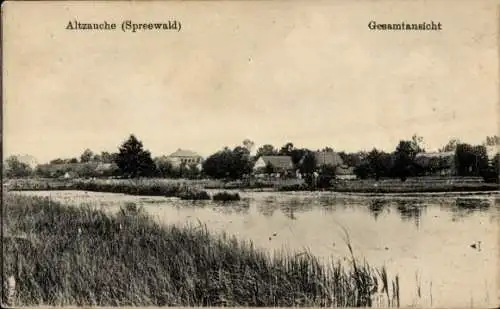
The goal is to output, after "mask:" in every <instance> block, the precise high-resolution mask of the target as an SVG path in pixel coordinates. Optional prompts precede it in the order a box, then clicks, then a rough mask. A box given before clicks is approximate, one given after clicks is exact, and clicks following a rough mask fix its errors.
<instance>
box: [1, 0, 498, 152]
mask: <svg viewBox="0 0 500 309" xmlns="http://www.w3.org/2000/svg"><path fill="white" fill-rule="evenodd" d="M347 3H348V2H343V1H337V2H335V3H333V2H331V1H329V2H326V1H325V2H322V1H315V2H300V1H291V2H285V1H257V2H240V1H238V2H218V3H217V2H210V3H208V2H189V3H185V2H183V3H180V2H179V3H147V4H146V3H137V2H135V3H119V4H111V3H99V4H95V3H84V4H75V3H73V4H72V3H69V2H64V3H57V4H53V5H47V4H46V3H44V4H38V3H8V4H7V5H6V6H4V10H5V11H4V12H3V13H4V14H5V15H4V25H3V32H4V33H3V35H4V54H3V56H4V78H3V86H4V105H3V108H4V111H3V112H4V123H3V125H4V127H3V130H4V155H9V154H30V155H33V156H35V157H36V158H37V159H38V160H39V161H47V160H50V159H53V158H56V157H75V156H79V155H80V154H81V153H82V151H83V150H84V149H85V148H90V149H92V150H94V151H103V150H105V151H115V150H116V149H117V147H118V145H119V144H120V143H121V142H122V141H123V140H124V139H125V138H126V137H127V136H128V135H129V134H131V133H134V134H135V135H137V136H138V138H139V139H140V140H142V141H143V143H144V145H145V147H146V148H147V149H149V150H150V151H151V152H152V153H153V155H155V156H156V155H162V154H169V153H170V152H173V151H175V150H176V149H177V148H186V149H191V150H194V151H197V152H199V153H201V154H203V155H208V154H210V153H212V152H215V151H217V150H219V149H220V148H222V147H223V146H230V147H233V146H235V145H237V144H240V143H241V141H243V139H245V138H250V139H252V140H253V141H255V143H256V145H257V146H259V145H262V144H265V143H271V144H274V145H275V146H281V145H283V144H285V143H286V142H287V141H292V142H293V143H294V144H295V145H296V146H299V147H310V148H322V147H324V146H331V147H333V148H334V149H337V150H347V151H355V150H361V149H371V148H372V147H378V148H381V149H385V150H393V149H394V147H395V145H396V144H397V142H398V141H399V140H400V139H402V138H409V137H411V135H412V134H414V133H417V134H419V135H421V136H423V137H424V139H425V143H426V145H427V147H428V149H436V148H438V147H440V146H442V145H443V144H445V143H446V141H448V140H449V139H450V138H452V137H458V138H460V139H461V140H463V141H466V142H471V143H480V142H481V141H482V140H483V139H484V138H485V136H486V135H492V134H495V133H497V132H498V124H497V119H498V115H499V108H498V89H499V87H498V72H499V70H498V67H499V65H498V53H497V32H498V28H499V27H498V25H497V23H496V20H497V14H498V12H497V10H496V9H497V8H496V7H495V6H493V5H492V2H491V1H488V2H483V1H476V2H472V1H469V2H465V1H454V2H453V3H454V5H453V6H450V5H449V2H442V3H441V2H436V1H433V2H432V4H431V2H430V1H429V2H420V3H418V4H416V3H413V4H409V3H408V2H405V5H404V7H403V6H402V5H399V4H396V3H385V2H382V1H370V2H364V1H356V2H350V3H349V4H347ZM447 3H448V4H447ZM171 18H175V19H177V20H179V21H181V23H182V30H181V31H180V32H147V33H124V32H122V31H120V30H118V31H108V32H104V31H101V32H97V31H94V32H91V31H69V30H65V27H66V25H67V23H68V21H70V20H74V19H77V20H79V21H80V22H102V21H103V20H107V21H108V22H115V23H117V24H118V27H119V26H120V23H121V22H122V21H123V20H125V19H131V20H133V21H136V22H143V21H148V22H149V21H153V22H161V21H164V20H168V19H171ZM371 20H375V21H377V22H379V23H394V22H401V21H407V22H423V21H426V22H430V21H431V20H434V21H435V22H441V23H442V25H443V30H442V31H441V32H419V33H417V32H373V31H370V30H369V29H368V27H367V24H368V22H369V21H371ZM27 21H29V22H27Z"/></svg>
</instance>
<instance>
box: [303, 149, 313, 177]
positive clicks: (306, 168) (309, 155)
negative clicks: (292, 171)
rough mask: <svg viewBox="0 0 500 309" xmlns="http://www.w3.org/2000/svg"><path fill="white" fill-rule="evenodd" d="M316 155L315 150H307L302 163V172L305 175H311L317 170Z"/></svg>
mask: <svg viewBox="0 0 500 309" xmlns="http://www.w3.org/2000/svg"><path fill="white" fill-rule="evenodd" d="M316 164H317V162H316V156H315V155H314V152H312V151H310V150H305V154H304V157H303V159H302V162H301V164H300V172H301V173H302V174H305V175H310V174H312V173H313V172H314V171H315V170H316Z"/></svg>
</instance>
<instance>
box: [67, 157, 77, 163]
mask: <svg viewBox="0 0 500 309" xmlns="http://www.w3.org/2000/svg"><path fill="white" fill-rule="evenodd" d="M68 163H71V164H75V163H78V159H77V158H71V159H69V162H68Z"/></svg>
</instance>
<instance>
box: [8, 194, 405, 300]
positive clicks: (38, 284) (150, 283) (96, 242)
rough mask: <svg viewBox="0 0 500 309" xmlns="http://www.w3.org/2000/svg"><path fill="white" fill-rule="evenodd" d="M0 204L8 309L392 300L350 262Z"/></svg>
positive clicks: (366, 269) (86, 211)
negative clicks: (10, 280)
mask: <svg viewBox="0 0 500 309" xmlns="http://www.w3.org/2000/svg"><path fill="white" fill-rule="evenodd" d="M4 198H5V200H4V206H5V208H4V209H5V211H4V216H6V217H4V218H3V220H6V223H7V224H6V225H5V226H4V235H7V237H6V238H5V239H4V241H3V244H4V247H3V250H4V252H3V253H4V254H3V255H2V256H3V258H4V260H3V262H4V272H5V274H6V275H7V276H13V277H14V278H15V281H16V285H15V288H14V290H13V291H9V293H7V294H9V296H10V299H9V301H10V303H11V304H13V305H19V306H30V305H98V306H125V305H138V306H164V305H177V306H197V305H204V306H208V305H211V306H221V305H230V306H294V305H300V306H332V305H333V306H335V305H338V306H370V305H372V298H373V295H374V294H375V293H377V292H383V293H382V295H384V297H386V298H387V299H386V301H385V302H384V304H383V306H392V305H397V303H398V301H399V300H398V295H399V294H398V293H399V284H398V278H397V276H396V278H395V280H394V281H392V280H391V279H390V278H387V272H386V271H385V268H380V269H375V268H373V267H371V266H369V265H368V264H366V263H363V262H360V261H356V260H354V258H353V259H352V260H351V263H350V265H348V266H345V265H344V266H343V265H342V264H341V263H340V262H332V263H331V264H329V265H328V266H323V265H324V264H321V263H320V262H319V260H318V259H317V258H315V257H314V256H312V255H311V254H308V253H301V254H294V253H292V252H284V251H282V252H279V253H278V254H274V255H270V254H268V253H266V252H265V251H261V250H259V249H256V248H254V246H253V245H252V244H251V243H248V242H243V241H238V240H237V239H236V238H233V237H229V236H225V235H215V234H211V233H209V232H208V231H207V229H206V228H204V227H203V226H198V227H194V226H191V227H182V228H179V227H176V226H173V225H170V226H164V225H159V224H158V223H155V222H154V221H153V220H152V219H151V218H149V217H148V216H147V215H146V214H145V213H143V212H142V211H141V209H140V208H137V207H136V206H135V205H134V204H126V205H124V206H123V208H122V210H121V211H120V212H119V213H118V214H117V215H111V214H107V213H104V212H103V211H100V210H96V209H92V208H90V207H82V208H77V207H67V206H64V205H61V204H59V203H56V202H53V201H50V200H49V199H44V198H40V197H27V196H18V195H11V194H7V195H6V196H5V197H4ZM14 236H19V237H17V238H16V237H14ZM346 243H347V245H348V246H349V249H351V248H350V243H349V241H348V240H347V241H346ZM351 253H352V251H351ZM351 256H353V255H351ZM339 261H340V258H339ZM389 291H390V292H389ZM378 295H380V293H378ZM4 301H5V300H4Z"/></svg>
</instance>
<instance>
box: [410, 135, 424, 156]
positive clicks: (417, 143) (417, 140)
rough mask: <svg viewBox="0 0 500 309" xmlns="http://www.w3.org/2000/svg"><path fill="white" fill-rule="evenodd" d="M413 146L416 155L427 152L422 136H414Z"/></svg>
mask: <svg viewBox="0 0 500 309" xmlns="http://www.w3.org/2000/svg"><path fill="white" fill-rule="evenodd" d="M411 145H412V148H413V151H415V154H417V153H419V152H425V148H424V138H423V137H422V136H418V135H416V134H413V136H412V137H411Z"/></svg>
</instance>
